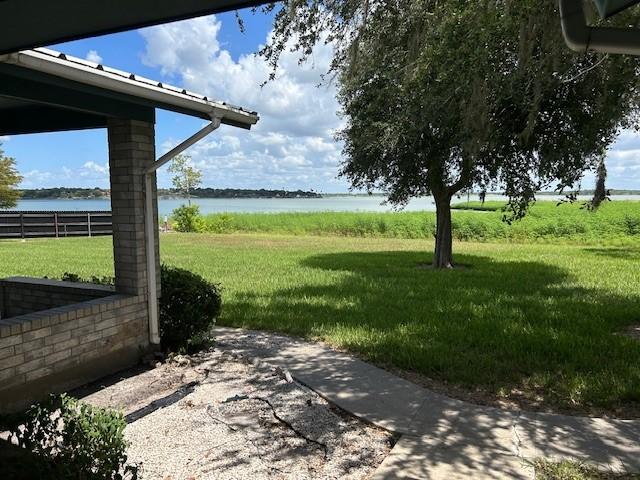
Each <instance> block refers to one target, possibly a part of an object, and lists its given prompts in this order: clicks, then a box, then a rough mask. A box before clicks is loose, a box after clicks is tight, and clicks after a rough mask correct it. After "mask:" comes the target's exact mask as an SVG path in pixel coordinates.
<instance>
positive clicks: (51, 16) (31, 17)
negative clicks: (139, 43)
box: [0, 0, 267, 54]
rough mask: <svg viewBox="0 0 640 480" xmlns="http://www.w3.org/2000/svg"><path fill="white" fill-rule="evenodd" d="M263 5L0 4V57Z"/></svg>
mask: <svg viewBox="0 0 640 480" xmlns="http://www.w3.org/2000/svg"><path fill="white" fill-rule="evenodd" d="M262 3H267V2H266V1H265V0H179V1H178V0H109V1H108V2H96V1H87V0H55V1H52V0H0V18H1V19H2V35H0V54H3V53H10V52H17V51H18V50H24V49H27V48H33V47H40V46H44V45H53V44H55V43H60V42H64V41H69V40H76V39H79V38H85V37H90V36H95V35H102V34H107V33H115V32H121V31H124V30H130V29H133V28H139V27H145V26H150V25H156V24H159V23H165V22H171V21H175V20H184V19H186V18H191V17H197V16H201V15H208V14H212V13H219V12H224V11H228V10H237V9H240V8H245V7H251V6H255V5H260V4H262Z"/></svg>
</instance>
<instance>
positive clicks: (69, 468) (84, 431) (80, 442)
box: [0, 394, 138, 480]
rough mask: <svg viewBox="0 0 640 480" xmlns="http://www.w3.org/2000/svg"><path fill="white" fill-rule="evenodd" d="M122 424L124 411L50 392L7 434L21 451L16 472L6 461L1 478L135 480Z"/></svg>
mask: <svg viewBox="0 0 640 480" xmlns="http://www.w3.org/2000/svg"><path fill="white" fill-rule="evenodd" d="M125 426H126V421H125V419H124V415H122V414H121V413H119V412H117V411H115V410H110V409H103V408H98V407H94V406H91V405H89V404H86V403H82V402H79V401H78V400H76V399H75V398H72V397H69V396H67V395H64V394H63V395H51V396H50V397H49V398H48V399H47V400H45V401H43V402H41V403H38V404H35V405H32V406H31V407H30V408H29V409H28V410H27V411H26V413H25V414H24V418H23V419H22V421H21V422H20V425H19V426H18V427H16V428H15V429H12V431H11V432H10V435H11V437H10V438H12V439H13V440H15V441H16V442H17V445H18V446H19V447H21V448H22V449H24V450H23V451H22V452H20V453H21V455H20V458H21V460H22V461H20V462H19V463H17V466H18V468H15V467H14V468H15V470H17V471H14V469H12V467H11V466H10V465H5V466H4V468H2V467H0V471H2V472H4V474H5V475H8V477H6V478H24V479H27V478H56V479H60V480H125V479H128V480H135V479H137V478H138V467H137V466H135V465H130V464H127V455H126V448H127V442H126V441H125V439H124V429H125ZM0 448H1V447H0ZM31 456H33V458H31ZM5 468H6V469H7V470H5Z"/></svg>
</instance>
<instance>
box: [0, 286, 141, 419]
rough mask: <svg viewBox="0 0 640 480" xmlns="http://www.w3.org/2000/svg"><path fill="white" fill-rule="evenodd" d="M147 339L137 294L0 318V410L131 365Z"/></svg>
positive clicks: (114, 296)
mask: <svg viewBox="0 0 640 480" xmlns="http://www.w3.org/2000/svg"><path fill="white" fill-rule="evenodd" d="M148 343H149V339H148V333H147V304H146V299H145V298H144V297H140V296H130V295H110V296H108V297H103V298H98V299H94V300H89V301H86V302H82V303H77V304H74V305H69V306H64V307H57V308H53V309H50V310H44V311H40V312H36V313H31V314H27V315H22V316H18V317H13V318H9V319H4V320H0V412H6V411H12V410H15V409H18V408H23V407H24V406H26V405H28V404H29V403H30V402H31V401H33V400H36V399H38V398H41V397H42V396H44V395H46V394H47V393H49V392H53V391H63V390H66V389H68V388H73V387H77V386H79V385H82V384H84V383H86V382H87V381H90V380H94V379H96V378H99V377H100V376H102V375H106V374H108V373H112V372H114V371H117V370H119V369H122V368H124V367H126V366H128V365H130V364H132V363H135V362H136V361H137V360H138V359H139V358H140V355H141V352H142V351H144V350H145V349H146V348H147V347H148Z"/></svg>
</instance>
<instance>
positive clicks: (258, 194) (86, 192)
mask: <svg viewBox="0 0 640 480" xmlns="http://www.w3.org/2000/svg"><path fill="white" fill-rule="evenodd" d="M21 193H22V198H23V199H24V200H45V199H70V198H109V196H110V191H109V190H108V189H104V188H97V187H96V188H67V187H58V188H38V189H25V190H21ZM158 195H160V196H161V197H179V196H181V195H180V194H179V193H178V192H177V191H176V190H174V189H168V188H160V189H158ZM191 197H193V198H321V197H322V195H320V194H319V193H316V192H307V191H303V190H295V191H289V190H266V189H264V188H261V189H260V190H251V189H240V188H197V189H195V190H193V191H192V192H191Z"/></svg>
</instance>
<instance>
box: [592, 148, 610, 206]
mask: <svg viewBox="0 0 640 480" xmlns="http://www.w3.org/2000/svg"><path fill="white" fill-rule="evenodd" d="M606 179H607V166H606V165H605V164H604V156H602V158H600V163H599V164H598V172H597V178H596V189H595V191H594V192H593V199H592V200H591V208H593V209H594V210H596V209H597V208H598V207H599V206H600V204H601V203H602V202H604V201H605V200H606V199H607V190H606V188H605V181H606Z"/></svg>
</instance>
